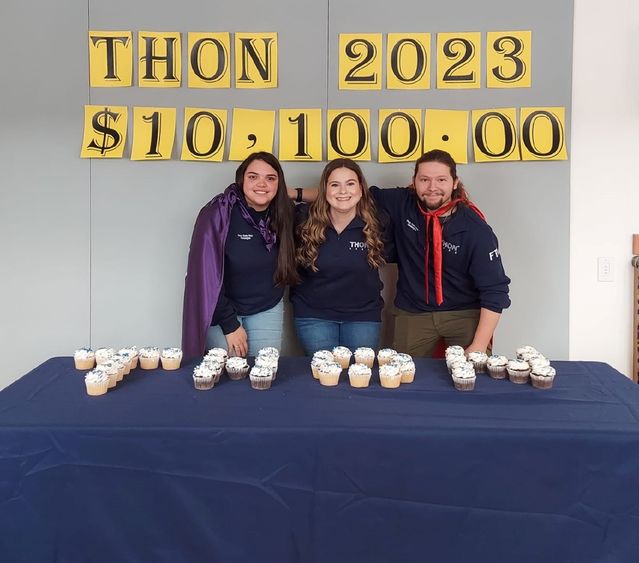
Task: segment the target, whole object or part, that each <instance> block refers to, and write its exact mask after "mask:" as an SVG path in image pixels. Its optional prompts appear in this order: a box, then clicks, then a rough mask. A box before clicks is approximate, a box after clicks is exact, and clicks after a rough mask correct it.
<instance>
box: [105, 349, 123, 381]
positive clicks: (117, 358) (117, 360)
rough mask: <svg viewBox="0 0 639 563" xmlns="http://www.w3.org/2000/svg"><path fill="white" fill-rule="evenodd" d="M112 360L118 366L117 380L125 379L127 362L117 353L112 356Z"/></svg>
mask: <svg viewBox="0 0 639 563" xmlns="http://www.w3.org/2000/svg"><path fill="white" fill-rule="evenodd" d="M110 361H111V363H112V364H113V365H114V366H115V367H116V368H118V377H117V381H122V380H123V379H124V372H125V371H126V364H125V363H124V362H123V361H122V360H121V357H120V356H118V355H117V354H115V355H114V356H112V357H111V360H110ZM103 365H104V364H103Z"/></svg>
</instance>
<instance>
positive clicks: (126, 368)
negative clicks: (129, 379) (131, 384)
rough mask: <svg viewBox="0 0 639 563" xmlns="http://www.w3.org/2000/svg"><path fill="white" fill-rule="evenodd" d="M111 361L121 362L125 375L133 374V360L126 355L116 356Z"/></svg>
mask: <svg viewBox="0 0 639 563" xmlns="http://www.w3.org/2000/svg"><path fill="white" fill-rule="evenodd" d="M111 360H112V361H117V362H120V363H121V364H122V365H123V366H124V373H123V375H129V373H131V358H130V357H129V356H127V355H126V354H120V353H117V354H114V355H113V357H112V358H111Z"/></svg>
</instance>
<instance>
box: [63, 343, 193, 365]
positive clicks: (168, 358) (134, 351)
mask: <svg viewBox="0 0 639 563" xmlns="http://www.w3.org/2000/svg"><path fill="white" fill-rule="evenodd" d="M113 358H116V359H118V360H120V361H124V362H126V363H128V364H129V367H130V369H135V368H136V367H137V366H138V364H139V366H140V367H141V368H142V369H157V368H158V367H159V365H160V362H162V369H165V370H176V369H178V368H179V367H180V364H181V362H182V350H181V349H180V348H162V350H160V348H158V347H156V346H149V347H145V348H140V349H139V350H138V348H137V347H136V346H130V347H128V348H120V349H119V350H118V351H117V352H116V351H115V350H114V349H113V348H98V349H97V350H95V351H93V350H92V349H91V348H80V349H79V350H76V351H75V352H74V354H73V361H74V363H75V367H76V369H79V370H90V369H93V367H94V366H96V365H98V366H99V365H101V364H104V363H106V362H109V361H112V360H113Z"/></svg>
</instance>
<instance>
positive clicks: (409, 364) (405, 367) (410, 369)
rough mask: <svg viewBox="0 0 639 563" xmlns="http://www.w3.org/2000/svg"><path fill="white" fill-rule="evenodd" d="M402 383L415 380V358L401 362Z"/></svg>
mask: <svg viewBox="0 0 639 563" xmlns="http://www.w3.org/2000/svg"><path fill="white" fill-rule="evenodd" d="M399 375H400V383H412V382H413V381H414V380H415V362H414V361H413V360H409V361H405V362H400V364H399Z"/></svg>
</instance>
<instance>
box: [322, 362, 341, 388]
mask: <svg viewBox="0 0 639 563" xmlns="http://www.w3.org/2000/svg"><path fill="white" fill-rule="evenodd" d="M341 373H342V366H340V365H339V364H338V363H337V362H325V363H323V364H322V365H321V366H320V367H319V382H320V383H321V384H322V385H326V386H327V387H333V386H335V385H337V384H338V382H339V376H340V374H341Z"/></svg>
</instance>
